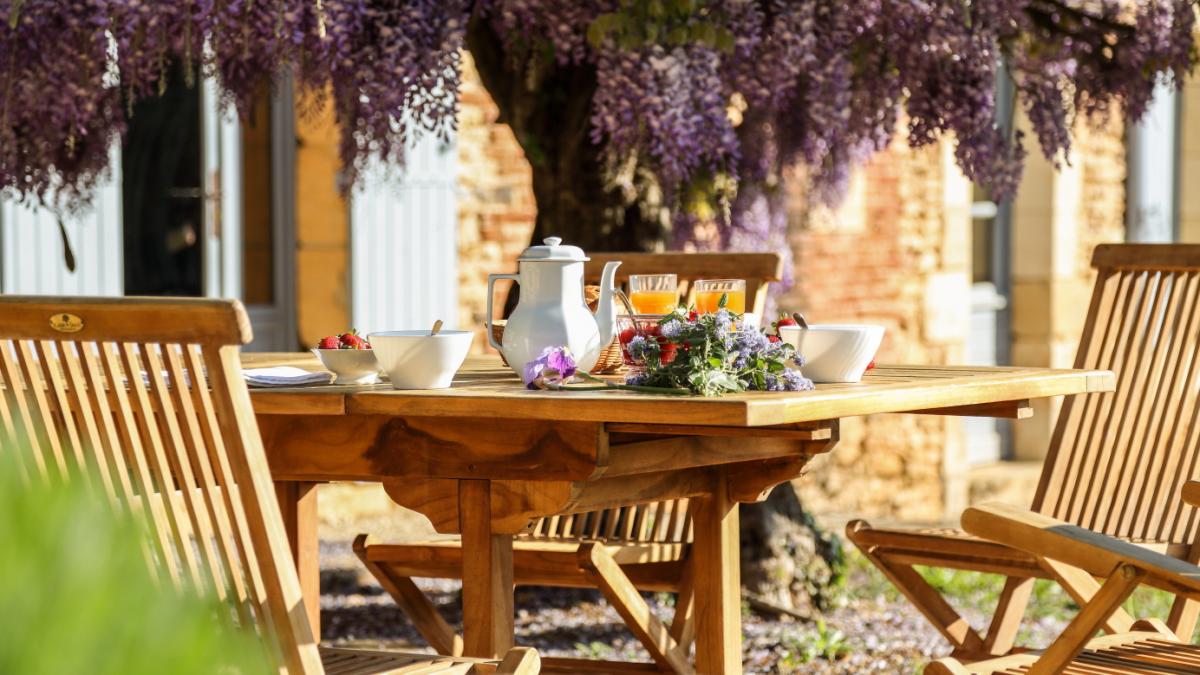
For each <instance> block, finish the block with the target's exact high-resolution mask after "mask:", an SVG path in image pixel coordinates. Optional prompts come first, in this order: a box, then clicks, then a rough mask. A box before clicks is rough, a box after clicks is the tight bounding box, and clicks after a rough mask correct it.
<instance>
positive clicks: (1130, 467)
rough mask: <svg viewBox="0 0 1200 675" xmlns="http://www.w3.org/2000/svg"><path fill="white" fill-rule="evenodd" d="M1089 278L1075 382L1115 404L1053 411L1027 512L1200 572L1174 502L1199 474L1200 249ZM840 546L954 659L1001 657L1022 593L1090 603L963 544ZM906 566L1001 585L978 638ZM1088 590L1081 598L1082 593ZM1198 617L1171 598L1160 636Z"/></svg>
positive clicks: (1112, 249) (1101, 251)
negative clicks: (975, 574) (1101, 385)
mask: <svg viewBox="0 0 1200 675" xmlns="http://www.w3.org/2000/svg"><path fill="white" fill-rule="evenodd" d="M1092 265H1093V267H1095V268H1096V271H1097V278H1096V284H1095V288H1094V291H1093V294H1092V299H1091V304H1090V307H1089V310H1088V316H1087V320H1086V323H1085V324H1084V329H1083V334H1082V337H1081V338H1080V343H1079V350H1078V352H1077V353H1076V359H1075V367H1076V368H1092V369H1105V370H1112V371H1113V372H1114V373H1115V374H1116V376H1117V386H1116V390H1115V391H1114V392H1111V393H1107V394H1097V395H1093V396H1078V397H1070V398H1068V399H1067V400H1066V402H1065V403H1064V404H1063V408H1062V410H1061V412H1060V413H1059V418H1058V422H1057V424H1056V427H1055V430H1054V433H1053V435H1052V437H1051V441H1050V448H1049V452H1048V453H1047V456H1046V460H1045V463H1044V465H1043V468H1042V475H1041V479H1040V480H1039V482H1038V488H1037V492H1036V494H1035V496H1034V500H1033V504H1032V505H1031V508H1032V510H1033V511H1034V512H1036V513H1039V514H1043V515H1046V516H1050V517H1053V518H1057V519H1060V520H1062V521H1065V522H1068V523H1072V524H1074V525H1078V526H1080V527H1085V528H1089V529H1093V530H1095V531H1097V532H1101V533H1103V534H1106V535H1110V536H1113V537H1118V538H1120V539H1123V540H1125V541H1128V542H1133V543H1136V544H1138V545H1141V546H1145V547H1147V548H1152V549H1155V550H1160V551H1163V552H1165V553H1167V554H1168V555H1171V556H1174V557H1176V558H1180V559H1184V560H1187V561H1190V562H1196V561H1197V560H1200V541H1198V538H1197V525H1198V523H1197V520H1196V514H1195V509H1193V508H1191V507H1189V506H1187V505H1185V504H1182V503H1181V502H1179V500H1178V499H1177V495H1178V493H1179V489H1180V487H1181V486H1182V485H1183V483H1184V481H1186V480H1188V479H1189V478H1195V477H1197V469H1198V468H1200V467H1198V466H1197V462H1198V461H1200V439H1198V438H1197V433H1198V432H1200V425H1198V424H1197V422H1198V421H1200V400H1198V397H1197V387H1196V386H1195V384H1194V383H1195V381H1196V377H1197V375H1198V373H1197V367H1198V365H1200V358H1198V356H1200V316H1198V315H1200V246H1195V245H1182V244H1178V245H1153V244H1111V245H1102V246H1099V247H1097V248H1096V250H1095V252H1094V254H1093V256H1092ZM846 533H847V536H848V537H849V538H850V540H851V541H853V542H854V543H855V545H857V546H858V548H859V549H860V550H861V551H862V552H863V554H864V555H865V556H866V557H867V558H868V559H869V560H870V561H871V562H872V563H874V564H875V565H876V566H877V567H879V568H880V570H881V571H883V573H884V574H885V575H886V576H887V577H888V578H889V579H890V580H891V581H892V582H893V583H894V584H896V586H897V587H898V588H899V589H900V590H901V592H903V593H904V594H905V596H906V597H908V599H909V600H910V601H911V602H912V603H913V604H914V605H916V607H917V608H918V609H919V610H921V612H922V613H923V614H924V615H925V616H926V618H928V619H929V620H930V621H931V622H932V623H933V624H934V625H935V626H936V627H937V628H938V630H939V631H940V632H941V633H942V635H943V636H944V637H945V638H946V639H947V640H948V641H949V642H950V643H951V645H952V646H953V648H954V653H955V655H957V656H959V657H961V658H963V659H969V660H970V659H982V658H986V657H989V656H1001V655H1004V654H1007V653H1009V652H1010V651H1011V650H1012V649H1013V646H1014V641H1015V638H1016V633H1017V628H1018V626H1019V623H1020V620H1021V617H1022V614H1023V613H1024V610H1025V606H1026V601H1027V600H1028V597H1029V591H1030V589H1031V584H1032V580H1033V579H1035V578H1051V579H1055V580H1057V581H1058V582H1059V583H1060V584H1062V585H1063V587H1064V588H1065V589H1066V590H1067V591H1068V592H1069V593H1071V594H1072V595H1073V596H1074V597H1076V598H1077V599H1079V600H1081V601H1087V600H1088V599H1089V598H1090V597H1092V595H1093V594H1094V593H1095V592H1098V591H1097V590H1096V588H1091V587H1090V585H1089V581H1090V579H1089V578H1088V577H1087V575H1080V574H1073V573H1072V572H1071V571H1069V570H1067V569H1065V568H1062V567H1056V566H1053V565H1047V564H1044V563H1042V562H1040V561H1039V560H1038V559H1037V558H1035V557H1034V556H1031V555H1029V554H1027V553H1025V552H1023V551H1021V550H1019V549H1016V548H1012V547H1009V546H1005V545H1002V544H998V543H993V542H987V541H982V540H980V539H978V538H975V537H972V536H971V535H969V534H967V533H965V532H962V531H960V530H918V529H907V530H905V529H881V528H873V527H871V526H870V525H869V524H867V523H866V522H864V521H854V522H851V523H850V524H849V525H847V528H846ZM913 565H930V566H935V567H948V568H954V569H963V570H974V571H980V572H993V573H999V574H1003V575H1006V576H1007V577H1008V579H1007V581H1006V584H1005V587H1004V590H1003V592H1002V594H1001V598H1000V603H999V605H998V607H997V609H996V612H995V614H994V615H993V617H992V623H991V625H990V626H989V628H988V630H987V632H986V633H985V634H984V635H980V634H979V633H977V632H975V631H974V630H972V629H971V627H970V626H969V625H968V624H967V622H966V621H965V620H963V618H962V617H961V616H960V615H959V614H958V613H957V612H956V611H955V610H954V609H953V608H951V607H950V605H949V604H948V603H947V602H946V601H945V599H944V598H942V597H941V596H940V595H939V594H938V593H937V591H935V590H934V589H933V587H932V586H930V585H929V584H928V583H926V582H925V581H924V579H923V578H922V577H921V576H920V575H919V574H917V573H916V571H915V570H914V569H913V567H912V566H913ZM1085 586H1087V587H1086V588H1085ZM1198 610H1200V604H1197V602H1196V600H1194V599H1192V598H1189V597H1183V596H1180V597H1178V598H1177V599H1176V601H1175V603H1174V605H1173V607H1172V610H1171V614H1170V616H1169V617H1167V622H1166V625H1168V626H1169V627H1170V629H1171V630H1172V631H1173V632H1174V633H1175V634H1176V635H1178V636H1180V637H1181V638H1184V639H1188V638H1190V637H1191V633H1192V630H1193V629H1194V627H1195V625H1196V619H1197V614H1198Z"/></svg>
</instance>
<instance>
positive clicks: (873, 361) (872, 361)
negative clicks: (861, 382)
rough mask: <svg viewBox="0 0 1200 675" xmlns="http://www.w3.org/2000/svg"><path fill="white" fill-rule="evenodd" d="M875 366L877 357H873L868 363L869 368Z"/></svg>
mask: <svg viewBox="0 0 1200 675" xmlns="http://www.w3.org/2000/svg"><path fill="white" fill-rule="evenodd" d="M874 367H875V359H871V362H870V363H868V364H867V370H871V369H872V368H874Z"/></svg>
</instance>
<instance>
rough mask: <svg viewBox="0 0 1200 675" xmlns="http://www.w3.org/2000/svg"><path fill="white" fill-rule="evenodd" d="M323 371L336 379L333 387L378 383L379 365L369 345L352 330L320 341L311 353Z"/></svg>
mask: <svg viewBox="0 0 1200 675" xmlns="http://www.w3.org/2000/svg"><path fill="white" fill-rule="evenodd" d="M312 351H313V353H314V354H316V355H317V358H319V359H321V364H322V365H323V366H325V369H326V370H328V371H330V372H332V373H333V374H334V375H336V376H337V380H336V381H335V383H336V384H375V383H377V382H379V362H378V361H377V360H376V359H375V350H374V349H372V348H371V343H370V342H368V341H367V340H366V339H365V338H363V337H362V336H361V335H359V334H358V333H357V332H355V331H353V330H352V331H350V332H349V333H342V334H341V335H330V336H329V337H325V338H321V341H320V342H319V343H318V344H317V348H316V349H314V350H312Z"/></svg>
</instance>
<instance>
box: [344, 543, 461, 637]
mask: <svg viewBox="0 0 1200 675" xmlns="http://www.w3.org/2000/svg"><path fill="white" fill-rule="evenodd" d="M366 543H367V535H365V534H360V535H358V537H357V538H355V540H354V552H355V553H356V554H357V555H358V559H359V560H361V561H362V564H363V565H364V566H365V567H366V568H367V570H368V571H369V572H371V574H372V575H373V576H374V577H375V579H376V580H378V581H379V585H380V586H383V590H385V591H387V592H388V595H390V596H392V599H393V600H395V601H396V604H397V605H399V607H400V609H401V611H403V612H404V614H405V615H406V616H408V618H409V619H411V620H412V622H413V625H414V626H416V627H417V631H418V632H420V633H421V636H422V637H424V638H425V641H426V642H428V643H429V646H430V647H433V649H434V651H436V652H437V653H439V654H441V655H443V656H462V655H463V639H462V636H461V635H458V634H457V633H455V632H454V629H453V628H451V627H450V624H449V623H447V622H446V620H445V619H444V618H442V615H441V613H440V612H438V610H437V607H435V606H434V604H433V603H432V602H430V601H429V598H428V597H426V595H425V593H424V592H422V591H421V589H420V588H417V585H416V584H415V583H413V580H412V579H410V578H409V577H402V576H400V575H397V574H394V573H393V572H392V571H391V569H390V568H388V567H387V566H386V565H379V564H376V563H374V562H371V561H370V560H367V546H366Z"/></svg>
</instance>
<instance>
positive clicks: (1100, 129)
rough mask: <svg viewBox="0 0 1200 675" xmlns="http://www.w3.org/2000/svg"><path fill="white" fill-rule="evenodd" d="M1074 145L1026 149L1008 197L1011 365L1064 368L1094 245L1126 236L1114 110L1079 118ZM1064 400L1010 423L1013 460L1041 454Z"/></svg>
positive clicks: (1121, 152)
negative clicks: (1060, 152) (1057, 151)
mask: <svg viewBox="0 0 1200 675" xmlns="http://www.w3.org/2000/svg"><path fill="white" fill-rule="evenodd" d="M1018 124H1020V125H1027V122H1026V121H1024V120H1020V121H1019V122H1018ZM1029 137H1030V138H1032V134H1030V135H1029ZM1073 146H1074V147H1073V149H1072V151H1071V155H1070V158H1069V161H1060V162H1059V163H1058V166H1057V167H1056V166H1055V165H1054V163H1053V162H1051V161H1049V160H1047V159H1045V158H1044V157H1042V156H1041V155H1040V154H1039V153H1038V152H1037V151H1036V149H1031V150H1030V155H1029V158H1028V160H1027V161H1026V169H1025V175H1024V177H1023V179H1022V183H1021V187H1020V191H1019V192H1018V193H1017V198H1016V200H1015V201H1014V202H1013V224H1012V226H1013V230H1012V232H1013V253H1012V280H1013V292H1012V352H1011V353H1012V362H1013V364H1015V365H1022V366H1041V367H1052V368H1069V367H1070V366H1071V365H1072V364H1073V363H1074V361H1075V349H1076V347H1077V346H1078V343H1079V334H1080V332H1081V331H1082V330H1083V323H1084V319H1085V318H1086V312H1087V307H1088V300H1089V298H1090V297H1091V292H1092V283H1093V281H1094V274H1093V272H1092V269H1091V266H1090V261H1091V252H1092V249H1093V248H1095V246H1096V245H1097V244H1100V243H1103V242H1110V241H1121V240H1123V238H1124V233H1125V226H1124V214H1125V146H1124V140H1123V126H1122V124H1121V121H1120V118H1119V116H1117V115H1114V116H1113V117H1112V119H1111V120H1109V121H1108V122H1106V123H1097V124H1094V125H1092V124H1088V123H1085V122H1082V121H1081V122H1080V123H1078V124H1076V127H1075V129H1074V142H1073ZM1061 403H1062V402H1061V400H1060V399H1040V400H1035V401H1033V409H1034V415H1033V417H1032V418H1030V419H1027V420H1022V421H1021V422H1020V423H1019V424H1015V425H1014V426H1013V443H1014V451H1015V455H1016V458H1017V459H1022V460H1030V461H1040V460H1041V459H1042V458H1044V457H1045V455H1046V450H1047V448H1048V447H1049V442H1050V437H1051V435H1052V433H1053V430H1054V423H1055V420H1056V419H1057V414H1058V409H1059V407H1060V405H1061Z"/></svg>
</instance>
